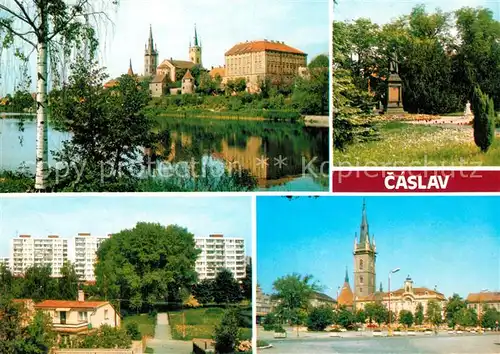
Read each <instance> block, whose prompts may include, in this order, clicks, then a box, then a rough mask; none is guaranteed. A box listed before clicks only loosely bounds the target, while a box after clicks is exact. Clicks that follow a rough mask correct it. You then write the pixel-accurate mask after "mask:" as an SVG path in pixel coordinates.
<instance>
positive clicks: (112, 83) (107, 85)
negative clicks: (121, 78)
mask: <svg viewBox="0 0 500 354" xmlns="http://www.w3.org/2000/svg"><path fill="white" fill-rule="evenodd" d="M115 86H118V80H115V79H112V80H109V81H108V82H106V83H105V84H104V87H105V88H111V87H115Z"/></svg>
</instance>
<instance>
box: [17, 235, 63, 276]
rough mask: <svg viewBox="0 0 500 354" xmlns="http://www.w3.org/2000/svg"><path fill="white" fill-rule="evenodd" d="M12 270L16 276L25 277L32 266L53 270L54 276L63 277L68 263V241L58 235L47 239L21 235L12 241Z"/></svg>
mask: <svg viewBox="0 0 500 354" xmlns="http://www.w3.org/2000/svg"><path fill="white" fill-rule="evenodd" d="M11 247H12V251H11V257H10V262H11V267H12V268H11V270H12V273H13V274H14V275H16V276H17V275H23V274H24V272H25V271H26V270H27V269H28V268H29V267H32V266H46V265H49V266H50V267H51V268H52V276H53V277H59V276H61V272H60V270H61V267H62V266H63V264H64V262H66V261H68V240H67V239H65V238H60V237H59V236H56V235H50V236H48V237H47V238H32V237H31V236H30V235H20V236H19V237H18V238H15V239H12V241H11Z"/></svg>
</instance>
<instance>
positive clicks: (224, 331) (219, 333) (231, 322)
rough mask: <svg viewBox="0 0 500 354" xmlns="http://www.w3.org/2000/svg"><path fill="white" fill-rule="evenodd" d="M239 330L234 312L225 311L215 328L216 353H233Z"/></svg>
mask: <svg viewBox="0 0 500 354" xmlns="http://www.w3.org/2000/svg"><path fill="white" fill-rule="evenodd" d="M239 336H240V330H239V328H238V315H237V313H236V311H234V310H232V309H230V310H227V311H226V312H225V313H224V315H223V316H222V320H221V323H220V324H219V325H218V326H217V327H215V333H214V340H215V351H216V352H217V353H234V351H235V349H236V345H237V344H238V338H239Z"/></svg>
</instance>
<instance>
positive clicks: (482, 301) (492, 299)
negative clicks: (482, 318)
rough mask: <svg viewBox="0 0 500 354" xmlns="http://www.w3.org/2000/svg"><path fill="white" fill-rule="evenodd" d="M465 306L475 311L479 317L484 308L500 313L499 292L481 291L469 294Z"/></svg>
mask: <svg viewBox="0 0 500 354" xmlns="http://www.w3.org/2000/svg"><path fill="white" fill-rule="evenodd" d="M467 306H468V307H469V308H473V309H475V310H476V312H477V314H478V315H481V313H482V312H483V309H484V308H485V307H486V308H493V309H496V310H497V311H500V292H498V291H482V292H479V293H471V294H469V295H468V296H467Z"/></svg>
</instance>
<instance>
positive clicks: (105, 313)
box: [104, 310, 109, 320]
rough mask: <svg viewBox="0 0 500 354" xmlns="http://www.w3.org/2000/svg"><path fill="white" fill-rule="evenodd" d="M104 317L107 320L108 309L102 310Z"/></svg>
mask: <svg viewBox="0 0 500 354" xmlns="http://www.w3.org/2000/svg"><path fill="white" fill-rule="evenodd" d="M104 319H105V320H109V316H108V310H104Z"/></svg>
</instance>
